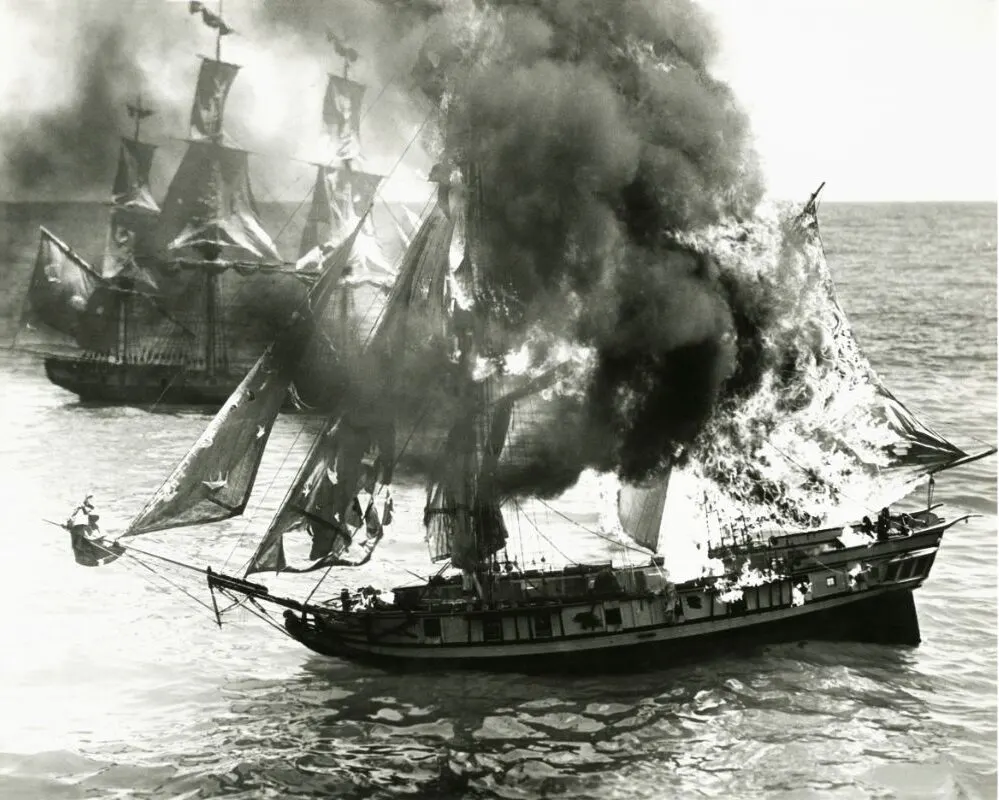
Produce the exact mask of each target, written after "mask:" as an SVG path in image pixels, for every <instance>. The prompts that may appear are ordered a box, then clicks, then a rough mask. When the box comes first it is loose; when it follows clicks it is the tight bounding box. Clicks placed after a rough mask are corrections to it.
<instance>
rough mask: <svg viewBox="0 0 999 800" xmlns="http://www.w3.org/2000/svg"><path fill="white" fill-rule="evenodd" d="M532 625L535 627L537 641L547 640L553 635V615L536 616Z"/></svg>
mask: <svg viewBox="0 0 999 800" xmlns="http://www.w3.org/2000/svg"><path fill="white" fill-rule="evenodd" d="M532 623H533V625H534V637H535V638H536V639H541V638H545V639H547V638H549V637H550V636H551V635H552V617H551V614H548V613H545V614H535V615H534V619H533V620H532Z"/></svg>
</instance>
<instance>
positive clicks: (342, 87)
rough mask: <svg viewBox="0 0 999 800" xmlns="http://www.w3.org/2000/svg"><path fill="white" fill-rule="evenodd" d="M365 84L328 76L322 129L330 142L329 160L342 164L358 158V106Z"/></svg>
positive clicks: (359, 116) (359, 124) (359, 145)
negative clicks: (338, 161) (334, 159)
mask: <svg viewBox="0 0 999 800" xmlns="http://www.w3.org/2000/svg"><path fill="white" fill-rule="evenodd" d="M364 90H365V87H364V84H363V83H358V82H357V81H352V80H348V79H347V78H341V77H338V76H336V75H330V76H329V82H328V83H327V84H326V96H325V98H324V99H323V129H324V133H325V135H326V137H327V138H328V139H329V143H330V150H331V156H332V157H335V158H337V159H339V160H341V161H350V160H352V159H356V158H357V157H358V156H360V154H361V103H362V101H363V99H364Z"/></svg>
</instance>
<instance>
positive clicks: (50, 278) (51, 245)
mask: <svg viewBox="0 0 999 800" xmlns="http://www.w3.org/2000/svg"><path fill="white" fill-rule="evenodd" d="M100 286H101V279H100V277H99V276H98V274H97V273H96V272H95V271H94V270H93V269H92V268H91V267H90V265H89V264H87V262H86V261H84V260H83V259H82V258H81V257H80V256H79V255H77V254H76V253H75V252H73V250H72V249H71V248H70V247H69V245H67V244H66V243H65V242H63V241H61V240H60V239H58V238H57V237H56V236H55V235H54V234H53V233H52V232H51V231H49V230H48V229H47V228H44V227H42V228H40V229H39V239H38V253H37V254H36V256H35V267H34V271H33V272H32V275H31V285H30V286H29V288H28V310H27V312H26V314H25V318H24V320H23V324H26V325H28V326H32V327H38V326H46V327H48V328H51V329H53V330H55V331H57V332H59V333H62V334H66V335H68V336H72V337H77V336H79V335H81V334H82V333H83V328H84V327H85V323H86V317H87V306H88V303H89V302H90V300H91V297H93V295H94V293H95V292H96V291H97V289H98V288H99V287H100Z"/></svg>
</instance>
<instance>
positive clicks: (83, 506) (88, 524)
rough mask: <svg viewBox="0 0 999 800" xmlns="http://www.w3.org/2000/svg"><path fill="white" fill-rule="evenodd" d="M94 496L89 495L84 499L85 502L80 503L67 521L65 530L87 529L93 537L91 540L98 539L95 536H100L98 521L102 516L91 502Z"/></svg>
mask: <svg viewBox="0 0 999 800" xmlns="http://www.w3.org/2000/svg"><path fill="white" fill-rule="evenodd" d="M92 497H93V495H92V494H88V495H87V496H86V497H84V498H83V502H82V503H80V505H78V506H77V507H76V508H75V509H73V513H72V514H70V515H69V519H68V520H66V524H65V526H64V527H65V528H66V530H69V531H71V530H73V528H76V527H82V528H86V533H87V534H88V535H90V536H91V538H97V537H95V536H93V534H97V536H99V535H100V529H99V528H98V527H97V520H99V519H100V515H99V514H97V513H96V511H95V509H94V504H93V503H91V502H90V498H92Z"/></svg>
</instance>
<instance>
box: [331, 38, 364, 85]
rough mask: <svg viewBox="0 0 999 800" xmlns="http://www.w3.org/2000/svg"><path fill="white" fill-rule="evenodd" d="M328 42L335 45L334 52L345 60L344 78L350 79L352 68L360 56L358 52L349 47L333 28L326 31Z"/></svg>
mask: <svg viewBox="0 0 999 800" xmlns="http://www.w3.org/2000/svg"><path fill="white" fill-rule="evenodd" d="M326 41H327V42H329V43H330V44H332V45H333V50H334V51H335V52H336V54H337V55H338V56H340V58H342V59H343V77H344V78H345V79H346V78H349V77H350V68H351V66H352V65H353V63H354V62H355V61H357V58H358V56H359V53H358V52H357V50H355V49H354V48H353V47H349V46H348V45H347V43H346V41H345V40H343V39H341V38H340V37H339V36H337V35H336V33H334V32H333V29H332V28H327V29H326Z"/></svg>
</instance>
